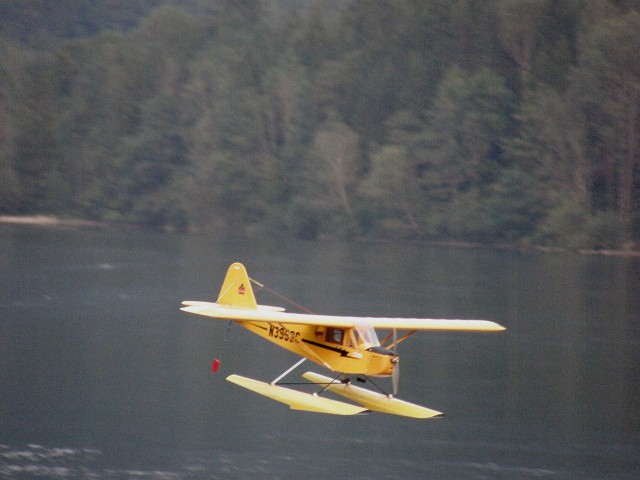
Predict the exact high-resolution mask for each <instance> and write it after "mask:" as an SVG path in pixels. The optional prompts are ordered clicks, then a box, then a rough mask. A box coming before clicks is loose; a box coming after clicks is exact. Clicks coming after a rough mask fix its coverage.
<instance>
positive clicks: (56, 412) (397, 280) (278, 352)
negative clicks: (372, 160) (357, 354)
mask: <svg viewBox="0 0 640 480" xmlns="http://www.w3.org/2000/svg"><path fill="white" fill-rule="evenodd" d="M234 261H241V262H243V263H244V264H245V265H246V267H247V269H248V271H249V275H250V276H251V277H252V278H253V279H255V280H257V281H259V282H261V283H263V284H264V285H265V286H266V287H267V288H266V289H262V290H260V291H257V292H256V296H257V298H258V301H259V302H260V303H265V304H268V305H281V306H283V307H286V308H287V309H289V310H292V311H295V310H296V308H295V306H293V305H290V304H287V303H286V302H284V300H283V299H282V298H279V297H277V296H275V295H274V294H272V293H271V291H275V292H279V293H280V294H281V295H283V296H285V297H286V298H288V299H292V300H294V301H295V302H297V303H298V304H300V305H304V306H305V307H306V308H308V309H310V310H312V311H314V312H317V313H327V314H350V315H363V316H409V317H416V316H417V317H433V318H481V319H489V320H494V321H497V322H498V323H501V324H502V325H504V326H505V327H507V329H508V330H507V331H506V332H502V333H451V332H419V333H417V334H416V335H414V336H413V337H411V338H410V339H408V340H407V341H406V342H404V343H402V344H401V345H400V346H399V350H400V352H399V353H400V355H401V356H402V378H401V383H400V391H399V393H398V397H399V398H402V399H405V400H408V401H412V402H415V403H419V404H422V405H425V406H427V407H430V408H433V409H436V410H439V411H442V412H444V413H445V416H444V417H443V418H438V419H431V420H413V419H406V418H402V417H396V416H391V415H384V414H380V413H371V414H369V415H363V416H355V417H340V416H330V415H322V414H313V413H303V412H294V411H291V410H289V409H288V408H287V407H286V406H284V405H281V404H279V403H276V402H274V401H272V400H270V399H267V398H264V397H261V396H259V395H255V394H253V393H251V392H249V391H246V390H244V389H241V388H238V387H237V386H235V385H232V384H231V383H229V382H226V381H225V377H226V376H227V375H229V374H231V373H237V374H240V375H245V376H249V377H252V378H257V379H262V380H267V381H268V380H271V379H273V378H275V377H277V376H278V375H279V374H280V373H281V372H283V371H284V370H286V369H287V368H288V367H289V366H290V365H292V364H293V363H294V362H295V361H296V360H297V357H295V356H294V355H293V354H291V353H289V352H286V351H284V350H282V349H279V348H277V347H276V346H274V345H272V344H269V343H267V342H264V341H263V340H262V339H260V338H259V337H257V336H255V335H253V334H251V333H250V332H248V331H246V330H244V329H242V328H240V327H237V326H233V327H232V328H230V329H229V328H228V324H227V322H226V321H215V320H209V319H206V318H204V317H197V316H195V315H189V314H186V313H183V312H181V311H180V310H179V307H180V302H181V301H182V300H210V301H214V300H215V298H216V296H217V293H218V290H219V288H220V285H221V283H222V280H223V278H224V275H225V272H226V269H227V267H228V266H229V264H231V263H232V262H234ZM0 268H1V272H2V273H1V274H0V385H1V387H0V388H1V390H0V478H10V479H13V478H15V479H25V478H33V477H47V478H91V479H101V478H106V479H125V478H127V479H129V478H145V479H146V478H149V479H200V478H203V479H204V478H207V479H298V478H309V479H314V478H319V479H320V478H349V479H369V478H376V479H412V478H429V479H447V480H448V479H451V480H453V479H540V478H542V479H546V478H548V479H576V480H577V479H580V480H585V479H618V480H619V479H634V480H635V479H636V478H638V477H639V476H640V420H639V417H640V415H639V414H640V409H639V405H640V402H639V400H638V398H639V397H640V374H639V373H638V366H639V365H640V313H639V312H640V259H638V258H624V257H604V256H580V255H576V254H571V253H562V254H560V253H553V254H542V253H531V252H526V253H523V252H518V251H500V250H493V249H457V248H439V247H429V246H424V245H417V244H380V243H364V242H363V243H342V242H329V241H323V242H303V241H293V240H279V241H270V240H268V239H248V238H216V237H213V236H205V235H200V236H198V235H168V234H159V233H149V232H140V231H126V232H122V231H111V230H91V229H85V230H82V229H80V230H78V229H65V228H38V227H31V226H9V225H5V226H0ZM216 358H217V359H220V362H221V364H220V369H219V371H218V373H217V374H214V373H213V372H212V370H211V364H212V362H213V360H214V359H216ZM306 370H314V371H318V372H319V373H323V374H326V371H323V370H324V369H322V368H321V367H318V366H316V365H312V364H310V363H307V364H305V365H303V366H302V367H301V368H300V369H298V370H296V371H295V372H293V373H292V374H291V377H289V378H291V379H292V380H295V379H296V378H300V375H301V374H302V373H303V372H304V371H306Z"/></svg>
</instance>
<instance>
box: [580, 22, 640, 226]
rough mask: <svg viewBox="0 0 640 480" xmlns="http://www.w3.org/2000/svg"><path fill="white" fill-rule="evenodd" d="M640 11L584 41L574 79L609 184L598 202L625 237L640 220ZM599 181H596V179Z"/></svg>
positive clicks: (602, 26) (593, 146)
mask: <svg viewBox="0 0 640 480" xmlns="http://www.w3.org/2000/svg"><path fill="white" fill-rule="evenodd" d="M638 51H640V13H638V12H636V11H632V12H630V13H628V14H626V15H624V16H621V17H614V18H609V19H605V20H603V21H602V22H601V23H600V24H598V25H597V26H595V28H594V29H593V31H592V32H591V33H590V34H589V35H588V36H587V37H586V39H585V41H584V43H583V46H582V48H581V54H580V57H579V64H578V68H577V70H576V77H575V89H576V90H575V92H576V93H575V95H576V101H577V102H578V104H579V105H580V107H581V108H582V110H583V111H584V115H585V119H586V123H587V129H588V132H589V136H590V137H591V140H590V144H589V145H588V148H589V150H588V151H589V155H590V156H591V157H592V158H594V159H595V160H596V162H597V165H596V169H597V171H599V172H602V173H600V176H601V177H602V178H603V180H602V181H603V183H604V185H608V186H609V188H607V190H609V192H615V193H613V195H610V194H606V191H605V192H604V193H605V195H606V196H607V197H608V198H610V199H611V200H607V199H606V198H605V199H604V200H600V201H598V199H596V204H597V205H599V206H600V207H601V208H604V209H610V210H615V211H617V213H618V214H619V215H620V219H621V222H622V224H623V225H624V231H625V237H626V238H627V239H628V238H629V237H630V235H631V233H632V225H633V223H634V222H636V221H637V220H638V217H637V213H635V212H638V210H639V209H638V207H639V206H640V195H639V194H638V191H637V185H638V181H639V179H640V177H639V175H640V173H639V172H640V56H638ZM595 181H596V182H597V179H596V180H595Z"/></svg>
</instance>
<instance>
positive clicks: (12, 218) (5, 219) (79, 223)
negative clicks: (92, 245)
mask: <svg viewBox="0 0 640 480" xmlns="http://www.w3.org/2000/svg"><path fill="white" fill-rule="evenodd" d="M0 224H10V225H36V226H39V227H93V228H96V227H100V228H105V227H107V226H108V225H107V224H106V223H104V222H95V221H92V220H81V219H78V218H58V217H56V216H54V215H0Z"/></svg>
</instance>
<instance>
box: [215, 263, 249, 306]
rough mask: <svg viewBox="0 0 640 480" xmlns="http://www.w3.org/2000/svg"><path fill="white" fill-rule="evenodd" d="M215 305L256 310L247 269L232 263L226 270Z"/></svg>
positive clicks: (239, 264)
mask: <svg viewBox="0 0 640 480" xmlns="http://www.w3.org/2000/svg"><path fill="white" fill-rule="evenodd" d="M217 303H218V304H220V305H226V306H229V307H235V308H251V309H254V310H255V309H256V308H257V303H256V297H255V296H254V295H253V289H252V288H251V281H250V280H249V275H248V274H247V269H246V268H244V265H242V264H241V263H237V262H236V263H233V264H231V266H230V267H229V270H227V276H226V277H224V282H223V283H222V288H221V289H220V295H219V296H218V301H217Z"/></svg>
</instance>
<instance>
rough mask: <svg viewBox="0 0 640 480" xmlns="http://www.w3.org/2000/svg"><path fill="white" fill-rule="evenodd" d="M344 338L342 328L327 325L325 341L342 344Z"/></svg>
mask: <svg viewBox="0 0 640 480" xmlns="http://www.w3.org/2000/svg"><path fill="white" fill-rule="evenodd" d="M343 339H344V330H343V329H342V328H335V327H327V336H326V340H327V342H331V343H337V344H338V345H342V341H343Z"/></svg>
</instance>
